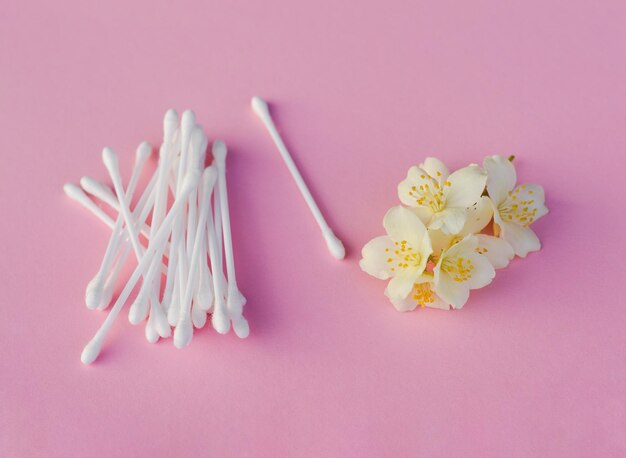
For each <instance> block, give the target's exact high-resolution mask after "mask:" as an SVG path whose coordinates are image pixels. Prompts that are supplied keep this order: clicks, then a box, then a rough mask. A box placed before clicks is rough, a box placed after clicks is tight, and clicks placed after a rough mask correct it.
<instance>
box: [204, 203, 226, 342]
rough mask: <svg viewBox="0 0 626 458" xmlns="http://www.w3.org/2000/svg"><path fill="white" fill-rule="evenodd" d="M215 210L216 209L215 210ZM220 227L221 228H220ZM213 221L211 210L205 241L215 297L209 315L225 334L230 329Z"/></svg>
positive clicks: (221, 332) (220, 331)
mask: <svg viewBox="0 0 626 458" xmlns="http://www.w3.org/2000/svg"><path fill="white" fill-rule="evenodd" d="M215 211H216V212H217V209H216V210H215ZM220 229H221V228H220ZM216 233H217V231H216V230H215V223H214V222H213V217H212V215H211V212H209V214H208V216H207V241H208V243H209V258H210V260H211V271H212V272H213V291H214V293H215V297H214V299H213V315H212V316H211V324H212V325H213V329H215V330H216V331H217V332H219V333H220V334H227V333H228V331H229V330H230V320H229V319H228V314H227V313H226V304H225V303H224V297H225V296H224V291H223V290H222V283H223V282H222V281H221V280H220V279H221V278H222V276H223V275H224V274H223V272H222V262H221V260H220V259H219V250H218V247H217V239H216Z"/></svg>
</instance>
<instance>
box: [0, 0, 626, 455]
mask: <svg viewBox="0 0 626 458" xmlns="http://www.w3.org/2000/svg"><path fill="white" fill-rule="evenodd" d="M625 23H626V6H625V5H624V3H623V2H619V1H602V2H584V1H570V2H564V1H563V2H559V1H554V0H550V1H527V2H502V1H478V2H451V1H442V2H422V1H418V2H415V1H406V2H393V1H392V2H389V1H387V2H376V1H366V2H347V1H346V2H343V1H341V2H339V1H337V0H333V1H326V0H322V1H319V2H307V3H304V2H299V3H298V4H295V3H294V2H289V1H272V2H264V3H262V2H248V1H229V2H227V1H212V2H165V1H157V2H147V1H136V2H119V1H115V2H98V3H96V2H89V3H88V2H79V1H75V0H72V1H67V2H62V3H60V2H32V1H20V2H10V3H9V4H6V5H4V7H3V13H2V17H1V18H0V126H2V129H1V132H2V133H1V135H0V154H1V155H2V159H3V162H2V166H1V167H0V196H1V197H0V211H1V214H2V215H3V216H2V226H1V229H0V230H1V232H0V233H1V235H2V237H3V240H4V243H3V246H2V250H1V254H2V256H0V306H1V307H2V308H1V310H2V314H1V317H2V318H1V319H0V344H1V348H2V350H0V455H2V456H8V457H13V456H55V457H56V456H58V457H73V456H192V455H197V456H216V457H217V456H267V457H276V456H359V457H365V456H372V457H383V456H385V457H388V456H442V457H443V456H446V457H447V456H481V457H489V456H494V457H496V456H520V457H522V456H524V457H525V456H581V457H583V456H584V457H589V456H624V455H626V433H625V431H626V389H625V388H624V387H625V386H626V380H625V376H626V360H625V354H624V350H625V348H626V331H625V329H626V327H625V325H626V309H625V306H626V300H625V298H624V291H625V286H624V285H625V284H626V281H625V278H626V265H625V263H624V254H625V248H626V243H625V233H626V232H625V229H626V216H625V213H624V204H625V199H624V185H625V184H626V183H625V180H624V168H625V167H626V159H625V156H624V154H625V153H626V135H625V133H624V126H625V124H624V123H625V121H626V104H625V102H626V97H625V96H626V83H625V81H626V59H625V57H626V52H625V51H626V34H625V32H624V24H625ZM255 94H257V95H261V96H264V97H266V98H267V99H268V100H269V101H270V102H272V103H273V106H274V113H275V115H276V122H277V124H278V126H279V128H280V129H281V130H282V131H283V133H284V136H285V141H286V143H287V144H288V145H289V146H290V148H291V150H292V152H293V154H294V157H295V159H296V161H297V162H298V164H299V165H300V166H301V167H302V170H303V173H304V175H305V176H306V177H307V178H308V179H309V183H310V185H311V188H312V189H313V190H314V192H315V195H316V196H317V198H318V200H319V203H320V206H321V207H322V208H323V209H324V210H325V211H326V214H327V216H328V219H329V222H330V223H331V226H332V227H333V228H335V229H336V232H337V234H338V235H339V236H340V237H341V238H342V239H343V240H344V241H345V243H346V246H347V248H348V250H349V255H348V258H347V259H346V260H345V261H344V262H341V263H340V262H336V261H335V260H333V259H332V258H331V257H330V256H329V255H328V253H327V252H326V251H325V247H324V244H323V241H322V239H321V237H320V236H319V233H318V229H317V228H316V227H315V225H314V222H313V220H312V218H311V216H310V214H309V213H308V210H307V209H306V207H305V205H304V203H303V202H302V200H301V197H300V196H299V195H298V194H297V193H296V189H295V186H294V184H293V182H292V180H291V178H290V177H289V175H288V173H287V170H286V169H285V166H284V164H283V163H282V162H281V161H280V158H279V156H278V153H277V152H276V151H275V148H274V146H273V145H272V144H271V142H270V139H269V137H268V135H267V133H266V132H265V131H264V129H263V128H262V126H261V125H260V123H259V122H258V120H257V119H256V118H255V117H254V115H253V114H252V112H251V111H250V109H249V105H248V104H249V99H250V97H251V96H252V95H255ZM169 107H175V108H177V109H178V110H179V111H182V110H183V109H185V108H187V107H190V108H193V109H194V110H195V112H196V114H197V116H198V119H199V120H200V122H201V123H202V124H203V125H204V126H205V128H206V129H207V131H208V133H209V135H210V137H211V138H216V137H220V138H223V139H224V140H225V141H226V142H227V144H228V145H229V147H230V150H231V154H230V156H229V158H230V159H229V164H228V167H229V180H230V182H229V183H230V184H229V186H230V194H231V199H232V201H231V202H232V203H231V206H232V224H233V230H234V241H235V256H236V261H237V263H238V266H239V268H238V276H239V277H240V278H238V280H239V283H240V286H241V288H242V290H243V291H244V293H245V294H246V296H247V297H248V305H247V308H246V313H247V316H248V319H249V321H250V325H251V329H252V331H251V336H250V338H249V339H248V340H246V341H240V340H238V339H237V338H236V337H235V336H234V335H228V336H226V337H223V336H218V335H216V333H215V332H213V331H209V330H207V329H205V330H203V331H201V332H200V333H198V334H196V336H195V337H194V341H193V344H192V345H191V346H190V347H189V348H187V349H185V350H183V351H179V350H176V349H175V348H174V347H173V346H172V344H171V341H165V342H161V343H159V344H156V345H150V344H148V343H147V342H146V341H145V339H144V337H143V327H132V326H131V325H130V324H129V323H128V321H127V319H126V318H125V314H122V315H121V316H120V319H119V320H118V321H117V322H116V324H115V326H114V328H113V330H112V332H111V334H110V335H109V338H108V339H107V343H106V348H105V350H104V351H103V354H102V356H101V358H100V359H99V360H98V362H97V364H95V365H93V366H92V367H84V366H83V365H82V364H81V363H80V361H79V355H80V351H81V349H82V347H83V345H84V344H85V343H86V342H87V341H88V340H89V338H90V337H91V336H92V334H93V333H94V332H95V330H96V329H97V328H98V326H99V325H100V323H101V322H102V320H103V318H104V314H102V313H97V312H93V311H89V310H87V309H86V308H85V306H84V303H83V294H84V287H85V284H86V282H87V281H88V280H89V279H90V278H91V276H92V275H93V274H94V272H95V270H96V269H97V266H98V263H99V261H100V259H101V256H102V253H103V251H104V248H105V245H106V241H107V239H108V230H106V228H105V227H104V226H103V225H102V224H101V223H100V222H99V221H97V220H95V219H94V218H92V217H91V216H90V215H88V214H87V213H86V212H84V211H83V210H82V209H80V208H79V207H78V206H77V205H75V204H74V203H73V202H71V201H69V199H67V198H66V197H65V195H64V194H63V191H62V185H63V183H65V182H66V181H75V182H76V181H78V179H79V178H80V177H81V176H82V175H92V176H94V177H96V178H98V179H106V173H105V171H104V168H103V166H102V165H101V162H100V151H101V148H102V147H103V146H106V145H108V146H112V147H114V148H116V149H117V150H118V152H119V153H120V155H121V165H122V169H123V171H124V173H125V176H126V177H128V174H129V170H130V167H131V163H132V158H133V152H134V149H135V147H136V145H137V144H138V143H139V142H140V141H142V140H144V139H145V140H149V141H151V142H152V143H153V144H158V142H159V139H160V135H161V119H162V115H163V113H164V111H165V110H166V109H167V108H169ZM495 153H501V154H505V155H508V154H516V155H517V160H516V162H517V167H518V174H519V177H520V179H521V180H522V181H526V182H537V183H540V184H543V185H544V187H545V189H546V195H547V204H548V206H549V208H550V209H551V213H550V214H549V215H548V216H546V217H545V218H543V219H542V220H540V221H539V222H537V223H536V225H535V226H534V227H535V229H536V231H537V233H538V234H539V236H540V238H541V239H542V241H543V243H544V249H543V251H542V252H540V253H536V254H532V255H530V256H529V257H528V258H527V259H525V260H516V261H515V262H513V264H512V265H511V266H510V267H509V268H508V269H507V270H505V271H501V272H499V273H498V276H497V277H496V280H495V283H494V284H493V285H492V286H490V287H489V288H487V289H484V290H481V291H478V292H476V293H475V294H473V295H472V297H471V299H470V302H469V303H468V304H467V305H466V307H465V308H464V309H463V310H461V311H455V312H441V311H438V310H427V309H425V310H418V311H416V312H415V313H409V314H400V313H397V312H395V311H394V309H393V308H392V307H391V305H390V304H389V303H388V302H387V301H386V299H385V298H384V296H383V289H384V283H382V282H379V281H377V280H375V279H372V278H370V277H368V276H367V275H365V274H364V273H362V272H361V271H360V269H359V267H358V264H357V261H358V259H359V251H360V248H361V247H362V246H363V244H364V243H365V242H367V241H368V240H369V239H370V238H372V237H374V236H376V235H378V234H380V233H382V230H383V229H382V225H381V222H382V217H383V215H384V213H385V211H386V210H387V209H388V208H389V207H390V206H392V205H395V204H397V196H396V193H395V188H396V185H397V183H398V181H399V180H401V179H402V178H403V177H404V176H405V173H406V170H407V168H408V167H409V166H411V165H413V164H416V163H419V162H420V161H421V160H422V159H423V158H424V157H425V156H426V155H432V154H434V155H437V156H439V157H440V158H442V159H443V160H444V161H445V162H447V163H448V165H450V166H451V167H453V168H456V167H460V166H463V165H465V164H466V163H468V162H480V161H482V158H483V156H484V155H486V154H495Z"/></svg>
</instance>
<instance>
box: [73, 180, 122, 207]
mask: <svg viewBox="0 0 626 458" xmlns="http://www.w3.org/2000/svg"><path fill="white" fill-rule="evenodd" d="M80 185H81V187H82V188H83V189H84V190H85V191H87V192H88V193H89V194H93V195H94V196H96V197H100V198H103V199H105V201H106V199H108V201H115V200H116V199H117V198H116V197H115V194H113V191H111V188H109V187H108V186H106V185H104V184H102V183H100V182H99V181H98V180H96V179H95V178H92V177H88V176H84V177H82V178H81V179H80Z"/></svg>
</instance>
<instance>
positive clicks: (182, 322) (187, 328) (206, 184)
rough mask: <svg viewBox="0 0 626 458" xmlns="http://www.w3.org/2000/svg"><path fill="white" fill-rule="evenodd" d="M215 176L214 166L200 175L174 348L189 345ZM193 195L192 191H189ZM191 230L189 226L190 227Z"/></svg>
mask: <svg viewBox="0 0 626 458" xmlns="http://www.w3.org/2000/svg"><path fill="white" fill-rule="evenodd" d="M216 178H217V171H216V170H215V167H207V168H206V169H205V171H204V174H203V176H202V195H201V196H200V202H201V207H200V215H199V217H198V221H197V222H198V224H197V227H196V230H195V232H196V233H195V237H194V245H193V249H192V251H191V262H190V269H189V276H188V277H187V285H185V294H184V295H183V300H182V302H181V304H180V313H179V318H178V324H177V325H176V329H175V330H174V345H175V346H176V348H183V347H186V346H187V345H189V343H190V342H191V338H192V336H193V327H192V323H191V315H190V311H191V309H190V307H191V299H192V296H193V292H194V287H196V286H197V278H198V277H197V275H198V269H199V264H200V261H201V258H200V256H201V255H202V250H201V248H202V242H201V239H202V237H203V235H204V231H203V227H204V228H205V227H206V222H207V218H208V214H209V209H210V206H209V205H208V202H209V200H210V199H211V192H212V191H213V185H214V184H215V179H216ZM191 195H193V192H192V193H191ZM190 230H191V228H190Z"/></svg>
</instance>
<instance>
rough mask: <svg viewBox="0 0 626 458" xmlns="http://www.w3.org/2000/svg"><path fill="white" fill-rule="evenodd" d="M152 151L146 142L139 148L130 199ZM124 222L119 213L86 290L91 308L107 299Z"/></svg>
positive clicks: (129, 185) (129, 187)
mask: <svg viewBox="0 0 626 458" xmlns="http://www.w3.org/2000/svg"><path fill="white" fill-rule="evenodd" d="M151 153H152V147H151V146H150V144H148V143H145V142H144V143H142V144H141V145H139V147H138V148H137V153H136V155H135V165H134V167H133V171H132V174H131V178H130V181H129V183H128V188H127V190H126V197H127V199H128V200H130V199H132V197H133V194H134V193H135V188H136V187H137V181H138V179H139V176H140V175H141V171H142V170H143V166H144V165H145V163H146V161H147V160H148V157H150V154H151ZM123 222H124V218H122V215H121V214H120V215H118V217H117V221H116V223H115V227H114V228H113V232H112V233H111V238H110V239H109V244H108V246H107V248H106V251H105V253H104V257H103V258H102V263H101V264H100V268H99V269H98V272H97V273H96V275H95V276H94V277H93V278H92V280H91V281H90V282H89V283H88V284H87V289H86V291H85V302H86V304H87V307H88V308H90V309H95V308H97V307H100V306H101V305H102V300H103V299H105V298H104V297H103V292H104V284H105V281H106V276H107V273H108V272H109V269H110V267H111V264H112V263H113V261H114V260H115V257H116V255H117V248H118V247H119V245H118V239H119V237H120V236H121V234H122V223H123Z"/></svg>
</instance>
